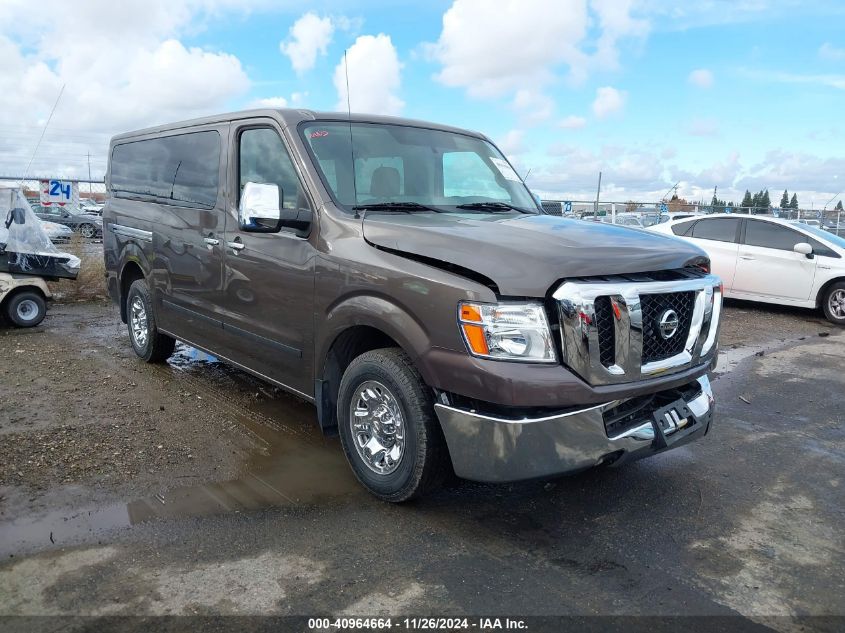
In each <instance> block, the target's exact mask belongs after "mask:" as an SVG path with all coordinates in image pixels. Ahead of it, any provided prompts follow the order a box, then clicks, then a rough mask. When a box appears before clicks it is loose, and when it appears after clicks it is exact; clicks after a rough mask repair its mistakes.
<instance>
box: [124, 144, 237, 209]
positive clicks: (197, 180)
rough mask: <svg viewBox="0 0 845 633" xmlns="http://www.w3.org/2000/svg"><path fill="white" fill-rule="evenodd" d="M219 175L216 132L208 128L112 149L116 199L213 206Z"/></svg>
mask: <svg viewBox="0 0 845 633" xmlns="http://www.w3.org/2000/svg"><path fill="white" fill-rule="evenodd" d="M219 174H220V135H219V134H218V133H217V132H216V131H214V130H210V131H207V132H191V133H190V134H177V135H175V136H162V137H159V138H151V139H145V140H143V141H132V142H130V143H121V144H120V145H115V147H114V150H112V160H111V177H110V179H109V182H110V187H111V192H112V194H113V195H114V196H115V197H117V198H134V199H141V200H152V201H154V202H158V203H159V204H171V205H174V206H187V207H199V208H203V209H213V208H214V205H215V204H216V203H217V184H218V179H219Z"/></svg>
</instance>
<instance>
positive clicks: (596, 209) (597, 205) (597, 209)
mask: <svg viewBox="0 0 845 633" xmlns="http://www.w3.org/2000/svg"><path fill="white" fill-rule="evenodd" d="M600 195H601V172H599V186H598V189H596V207H595V213H593V221H594V222H598V221H599V196H600Z"/></svg>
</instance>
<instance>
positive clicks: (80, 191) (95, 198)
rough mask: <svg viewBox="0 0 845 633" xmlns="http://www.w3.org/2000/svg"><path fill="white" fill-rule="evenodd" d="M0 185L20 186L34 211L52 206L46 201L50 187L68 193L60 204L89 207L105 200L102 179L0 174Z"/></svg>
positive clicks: (97, 205)
mask: <svg viewBox="0 0 845 633" xmlns="http://www.w3.org/2000/svg"><path fill="white" fill-rule="evenodd" d="M56 183H60V184H59V185H56ZM68 185H69V186H68ZM0 187H21V188H22V189H23V192H24V195H25V196H26V198H27V200H29V203H30V205H31V206H32V209H33V211H35V212H36V213H39V212H41V211H43V210H45V209H46V208H48V207H52V206H54V204H53V203H46V200H47V199H48V198H49V193H50V190H51V189H57V188H58V190H60V191H62V190H63V191H65V192H67V193H68V195H67V201H66V202H64V203H63V204H62V206H66V205H70V206H78V207H82V208H83V209H86V208H87V209H91V208H96V207H99V206H101V205H102V204H103V203H104V202H105V200H106V184H105V182H103V181H102V180H62V179H57V178H51V177H48V176H39V177H31V176H28V177H27V178H25V179H21V178H20V177H15V176H0ZM42 203H44V204H42Z"/></svg>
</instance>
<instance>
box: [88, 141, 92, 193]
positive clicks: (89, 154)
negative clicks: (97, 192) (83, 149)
mask: <svg viewBox="0 0 845 633" xmlns="http://www.w3.org/2000/svg"><path fill="white" fill-rule="evenodd" d="M91 196H92V193H91V151H90V150H89V151H88V197H89V198H91Z"/></svg>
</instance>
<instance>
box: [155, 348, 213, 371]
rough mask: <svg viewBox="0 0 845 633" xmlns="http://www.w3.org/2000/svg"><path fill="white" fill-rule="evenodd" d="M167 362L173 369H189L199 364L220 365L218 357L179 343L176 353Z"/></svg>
mask: <svg viewBox="0 0 845 633" xmlns="http://www.w3.org/2000/svg"><path fill="white" fill-rule="evenodd" d="M167 362H168V363H169V364H170V365H171V366H172V367H176V368H178V369H187V368H189V367H190V366H192V365H196V364H197V363H209V364H211V363H219V362H220V361H219V360H218V358H217V357H216V356H212V355H211V354H206V353H205V352H203V351H202V350H198V349H197V348H196V347H190V346H188V345H185V344H184V343H178V344H177V345H176V351H175V352H173V355H172V356H171V357H170V358H169V359H168V360H167Z"/></svg>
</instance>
